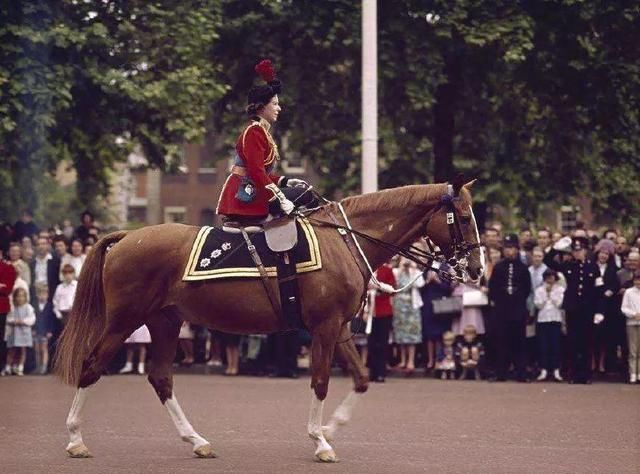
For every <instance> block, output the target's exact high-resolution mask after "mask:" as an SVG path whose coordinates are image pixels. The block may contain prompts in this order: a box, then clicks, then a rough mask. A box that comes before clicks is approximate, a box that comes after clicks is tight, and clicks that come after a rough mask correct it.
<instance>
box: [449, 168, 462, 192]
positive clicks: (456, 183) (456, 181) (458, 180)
mask: <svg viewBox="0 0 640 474" xmlns="http://www.w3.org/2000/svg"><path fill="white" fill-rule="evenodd" d="M451 184H452V185H453V195H454V196H458V195H459V194H460V190H461V189H462V186H464V176H463V175H462V173H458V174H457V175H456V177H455V178H453V182H452V183H451Z"/></svg>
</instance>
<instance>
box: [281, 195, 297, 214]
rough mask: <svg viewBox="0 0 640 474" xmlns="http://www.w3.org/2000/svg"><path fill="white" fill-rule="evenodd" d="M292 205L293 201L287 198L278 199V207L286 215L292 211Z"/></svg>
mask: <svg viewBox="0 0 640 474" xmlns="http://www.w3.org/2000/svg"><path fill="white" fill-rule="evenodd" d="M293 207H294V206H293V203H292V202H291V201H289V200H288V199H287V198H284V199H283V200H281V201H280V209H282V212H284V213H285V214H286V215H289V214H291V213H292V212H293Z"/></svg>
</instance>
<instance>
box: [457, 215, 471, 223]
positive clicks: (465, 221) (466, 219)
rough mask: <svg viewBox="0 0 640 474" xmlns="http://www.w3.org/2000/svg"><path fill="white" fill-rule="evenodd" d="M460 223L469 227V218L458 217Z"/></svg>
mask: <svg viewBox="0 0 640 474" xmlns="http://www.w3.org/2000/svg"><path fill="white" fill-rule="evenodd" d="M460 221H461V222H462V223H463V224H464V225H469V224H471V216H460Z"/></svg>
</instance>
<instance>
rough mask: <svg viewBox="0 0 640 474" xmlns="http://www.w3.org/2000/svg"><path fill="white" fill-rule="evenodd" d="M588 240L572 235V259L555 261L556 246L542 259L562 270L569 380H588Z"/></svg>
mask: <svg viewBox="0 0 640 474" xmlns="http://www.w3.org/2000/svg"><path fill="white" fill-rule="evenodd" d="M588 247H589V241H588V240H587V239H586V238H585V237H574V238H573V240H572V241H571V254H572V256H573V260H571V261H569V262H563V263H561V262H559V261H557V260H556V259H555V258H554V257H555V256H556V254H557V253H558V249H556V248H555V246H554V249H552V250H551V251H550V252H549V253H548V254H547V255H546V256H545V259H544V263H546V264H547V266H548V267H550V268H553V269H554V270H556V271H559V272H562V273H563V275H564V277H565V279H566V280H567V289H566V291H565V293H564V300H563V303H562V307H563V308H564V310H565V311H566V316H567V337H568V340H569V350H570V357H571V373H570V375H569V383H580V384H588V383H591V352H592V347H591V339H592V335H593V316H594V314H595V313H596V309H597V291H596V279H597V278H598V277H599V276H600V270H599V269H598V266H597V265H596V264H594V263H593V262H591V261H590V260H587V251H588Z"/></svg>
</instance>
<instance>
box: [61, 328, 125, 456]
mask: <svg viewBox="0 0 640 474" xmlns="http://www.w3.org/2000/svg"><path fill="white" fill-rule="evenodd" d="M111 321H113V323H112V325H111V326H109V327H107V329H106V330H105V332H104V336H103V337H102V338H101V339H100V341H98V343H97V344H96V346H95V349H94V350H93V351H92V352H91V355H90V356H89V357H88V359H87V360H85V361H84V362H83V364H82V373H81V374H80V381H79V382H78V389H77V391H76V395H75V397H74V398H73V403H72V404H71V408H70V409H69V414H68V415H67V430H68V431H69V444H68V445H67V448H66V449H67V453H68V454H69V456H71V457H72V458H88V457H91V453H90V452H89V449H88V448H87V446H86V445H85V444H84V442H83V440H82V433H81V432H80V425H81V422H82V417H81V415H82V409H83V407H84V404H85V402H86V401H87V395H88V390H89V388H90V387H91V386H92V385H94V384H95V383H96V382H97V381H98V379H100V376H101V375H102V373H103V372H104V370H105V368H106V367H107V364H108V363H109V361H110V360H111V359H112V358H113V356H114V355H115V353H116V352H117V351H118V349H119V348H120V347H121V346H122V343H123V341H124V340H125V339H126V338H127V336H128V335H129V334H130V333H131V331H130V330H129V328H124V327H119V326H120V324H121V323H120V319H119V318H113V319H112V320H111Z"/></svg>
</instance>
